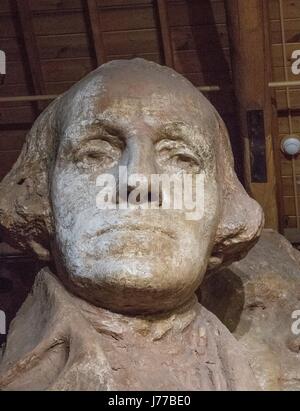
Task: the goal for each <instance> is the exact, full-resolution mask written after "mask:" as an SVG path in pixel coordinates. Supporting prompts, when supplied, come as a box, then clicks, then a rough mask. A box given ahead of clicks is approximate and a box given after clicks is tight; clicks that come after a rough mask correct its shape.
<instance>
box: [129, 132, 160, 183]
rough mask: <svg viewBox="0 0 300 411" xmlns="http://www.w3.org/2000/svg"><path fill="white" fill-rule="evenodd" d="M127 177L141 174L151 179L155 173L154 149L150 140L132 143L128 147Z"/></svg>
mask: <svg viewBox="0 0 300 411" xmlns="http://www.w3.org/2000/svg"><path fill="white" fill-rule="evenodd" d="M127 172H128V176H130V175H132V174H142V175H144V176H146V177H151V174H155V173H156V166H155V158H154V148H153V144H152V142H151V141H150V140H145V141H133V142H131V144H129V145H128V161H127Z"/></svg>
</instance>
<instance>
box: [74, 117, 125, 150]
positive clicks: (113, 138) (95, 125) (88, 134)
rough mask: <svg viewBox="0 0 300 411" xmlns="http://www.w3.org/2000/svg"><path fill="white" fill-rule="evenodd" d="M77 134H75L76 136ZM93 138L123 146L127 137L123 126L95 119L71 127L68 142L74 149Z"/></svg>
mask: <svg viewBox="0 0 300 411" xmlns="http://www.w3.org/2000/svg"><path fill="white" fill-rule="evenodd" d="M74 135H75V136H74ZM91 140H105V141H108V142H113V143H114V144H115V145H118V146H120V147H123V146H124V144H125V139H124V135H123V132H122V130H121V128H119V127H116V126H115V125H113V126H112V125H111V124H108V123H107V122H104V121H95V122H92V123H88V124H77V125H74V126H72V127H70V128H69V130H68V138H67V141H66V144H67V145H68V146H69V145H71V147H72V148H73V149H74V148H76V147H77V146H78V144H80V145H81V144H83V143H86V142H89V141H91Z"/></svg>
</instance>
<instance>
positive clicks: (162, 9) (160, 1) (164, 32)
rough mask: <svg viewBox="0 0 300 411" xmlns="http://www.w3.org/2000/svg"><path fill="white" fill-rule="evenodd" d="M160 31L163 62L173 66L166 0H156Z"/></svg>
mask: <svg viewBox="0 0 300 411" xmlns="http://www.w3.org/2000/svg"><path fill="white" fill-rule="evenodd" d="M157 7H158V15H159V23H160V31H161V38H162V45H163V50H164V58H165V64H166V66H169V67H172V68H173V67H174V58H173V50H172V42H171V34H170V28H169V24H168V9H167V2H166V0H157Z"/></svg>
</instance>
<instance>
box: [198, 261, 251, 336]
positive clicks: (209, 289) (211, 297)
mask: <svg viewBox="0 0 300 411" xmlns="http://www.w3.org/2000/svg"><path fill="white" fill-rule="evenodd" d="M215 275H217V276H218V279H217V281H216V279H215ZM197 297H198V299H199V301H200V303H201V304H202V305H204V307H205V308H207V309H208V310H209V311H211V312H212V313H214V314H215V315H216V316H217V317H218V318H219V320H221V321H222V323H223V324H225V325H226V327H227V328H228V329H229V330H230V331H231V332H232V333H233V332H234V331H235V330H236V328H237V326H238V325H239V323H240V319H241V315H242V313H243V310H244V305H245V290H244V284H243V282H242V280H241V278H240V277H239V276H238V275H237V274H235V273H234V272H233V271H232V270H230V268H225V269H223V270H221V271H220V272H218V273H216V274H213V275H211V276H207V277H206V278H205V279H204V282H203V284H202V285H201V287H200V288H199V289H198V291H197Z"/></svg>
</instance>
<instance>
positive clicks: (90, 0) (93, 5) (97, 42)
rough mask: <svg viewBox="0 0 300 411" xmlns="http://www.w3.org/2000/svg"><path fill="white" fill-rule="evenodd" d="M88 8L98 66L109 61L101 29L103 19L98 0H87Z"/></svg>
mask: <svg viewBox="0 0 300 411" xmlns="http://www.w3.org/2000/svg"><path fill="white" fill-rule="evenodd" d="M87 10H88V17H89V23H90V30H91V34H92V37H93V45H94V50H95V55H96V61H97V66H101V64H103V63H105V62H106V61H107V58H106V55H105V50H104V43H103V37H102V30H101V20H100V16H99V10H98V6H97V1H96V0H87Z"/></svg>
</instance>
